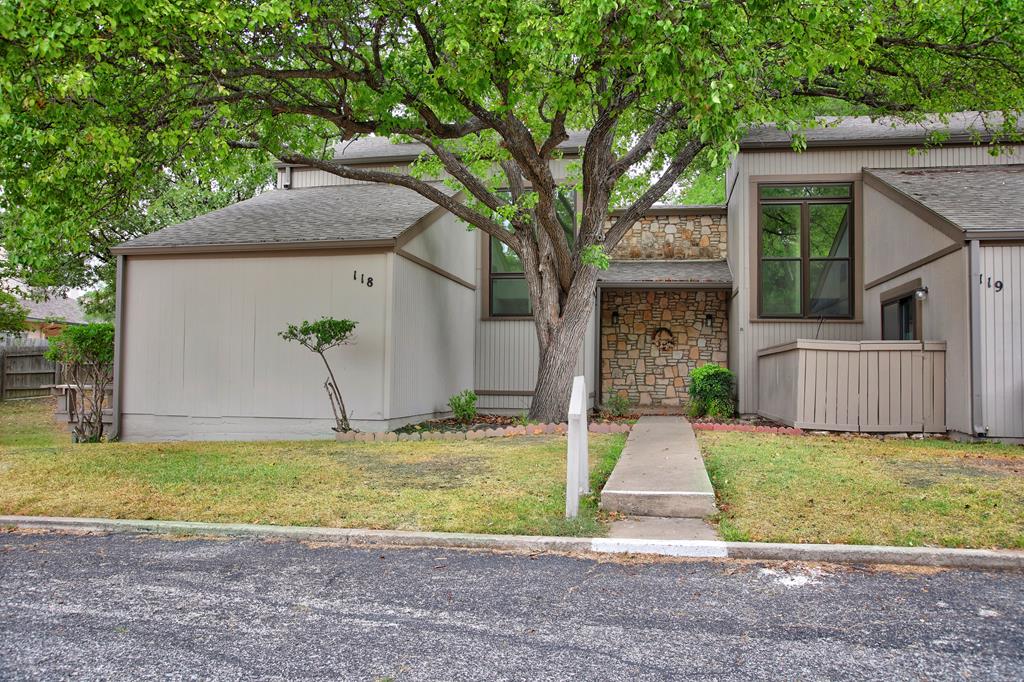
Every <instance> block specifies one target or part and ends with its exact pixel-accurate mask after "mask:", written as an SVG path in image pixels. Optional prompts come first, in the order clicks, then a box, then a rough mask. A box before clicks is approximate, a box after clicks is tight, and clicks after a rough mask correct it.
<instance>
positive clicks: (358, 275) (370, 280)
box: [352, 270, 373, 287]
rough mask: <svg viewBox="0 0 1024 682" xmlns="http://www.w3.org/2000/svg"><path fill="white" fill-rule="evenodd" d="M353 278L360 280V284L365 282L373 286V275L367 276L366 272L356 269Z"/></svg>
mask: <svg viewBox="0 0 1024 682" xmlns="http://www.w3.org/2000/svg"><path fill="white" fill-rule="evenodd" d="M352 280H353V281H356V282H359V283H360V284H365V285H366V286H368V287H372V286H373V277H367V276H366V275H365V274H364V273H360V272H358V271H356V270H353V271H352Z"/></svg>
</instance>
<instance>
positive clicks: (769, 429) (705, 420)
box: [690, 417, 804, 436]
mask: <svg viewBox="0 0 1024 682" xmlns="http://www.w3.org/2000/svg"><path fill="white" fill-rule="evenodd" d="M690 423H691V424H692V425H693V428H694V430H695V431H748V432H753V433H778V434H783V435H788V436H800V435H803V433H804V431H803V429H798V428H796V427H792V426H786V425H784V424H779V423H778V422H774V421H772V420H770V419H764V418H762V417H754V418H752V419H711V418H710V417H699V418H697V419H691V420H690Z"/></svg>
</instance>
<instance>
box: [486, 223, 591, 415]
mask: <svg viewBox="0 0 1024 682" xmlns="http://www.w3.org/2000/svg"><path fill="white" fill-rule="evenodd" d="M474 234H475V235H477V238H479V239H484V238H485V237H486V235H483V234H482V233H479V232H475V233H474ZM478 244H479V242H478ZM479 249H480V247H479V246H478V247H477V250H478V252H479ZM478 260H482V259H478ZM485 266H486V263H484V262H479V263H478V264H477V267H478V273H479V274H478V275H477V279H476V281H477V282H482V281H483V278H484V277H486V276H487V273H486V272H484V271H483V268H484V267H485ZM484 303H485V302H484V300H483V287H480V288H478V289H477V296H476V358H475V369H474V384H475V388H476V390H483V391H513V392H517V391H532V390H533V388H534V385H535V384H536V382H537V370H538V369H539V365H540V354H539V351H538V346H537V332H536V330H535V329H534V325H533V321H532V320H493V319H491V320H488V319H482V315H481V311H483V310H484ZM595 307H596V306H595ZM596 319H597V317H596V314H594V313H592V314H591V318H590V321H589V322H588V323H587V333H586V336H585V337H584V339H583V348H581V349H580V354H579V358H578V359H577V361H576V374H577V375H579V374H582V375H584V376H585V377H586V379H587V390H588V392H590V393H593V390H594V381H595V374H594V369H595V362H596V361H595V355H594V352H595V343H596V341H595V334H594V325H595V321H596ZM529 401H530V399H529V397H528V396H481V398H480V406H481V407H483V408H487V409H515V410H522V409H526V408H527V407H529Z"/></svg>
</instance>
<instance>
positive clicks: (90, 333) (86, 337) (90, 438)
mask: <svg viewBox="0 0 1024 682" xmlns="http://www.w3.org/2000/svg"><path fill="white" fill-rule="evenodd" d="M46 358H47V359H48V360H52V361H54V362H58V363H60V364H61V366H62V367H63V371H64V382H65V383H67V384H70V385H71V386H72V387H74V391H75V400H74V401H73V410H74V413H75V414H74V420H75V421H74V424H73V425H72V429H71V432H72V436H73V437H74V439H75V441H76V442H79V443H96V442H99V441H100V440H102V439H103V429H104V425H103V409H104V407H108V405H107V400H106V399H107V391H108V390H109V389H110V385H111V383H112V382H113V380H114V325H112V324H106V323H96V324H86V325H68V326H67V327H65V328H64V331H62V332H61V333H60V334H58V335H57V336H55V337H54V338H52V339H50V347H49V348H48V349H47V350H46Z"/></svg>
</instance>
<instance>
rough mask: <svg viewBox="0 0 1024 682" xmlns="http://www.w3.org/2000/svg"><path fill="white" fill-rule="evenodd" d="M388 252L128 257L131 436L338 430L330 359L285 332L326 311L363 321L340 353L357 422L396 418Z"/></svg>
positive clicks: (125, 323)
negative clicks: (366, 281)
mask: <svg viewBox="0 0 1024 682" xmlns="http://www.w3.org/2000/svg"><path fill="white" fill-rule="evenodd" d="M386 263H387V257H386V256H385V255H383V254H381V255H360V256H344V255H301V254H297V255H288V256H285V255H272V256H244V257H230V256H227V257H188V256H183V257H177V258H160V257H156V258H146V257H139V256H132V257H129V258H128V259H127V267H126V271H125V293H124V296H125V299H124V314H123V320H122V331H123V333H124V341H123V343H124V356H123V359H122V363H123V364H122V394H121V409H122V413H123V415H124V420H123V421H124V431H123V435H124V437H126V438H127V439H136V440H141V439H147V440H160V439H168V438H225V437H230V438H255V437H264V438H269V437H319V438H324V437H329V436H330V433H331V432H330V426H331V425H332V423H333V419H332V417H331V412H330V407H329V404H328V402H327V397H326V395H325V393H324V389H323V382H324V368H323V365H322V363H321V362H320V359H319V358H317V357H316V356H315V355H313V354H312V353H310V352H309V351H307V350H305V349H303V348H301V347H299V346H298V345H297V344H293V343H287V342H285V341H284V340H282V339H281V338H280V337H279V336H278V332H279V331H281V330H282V329H283V328H284V327H285V326H286V325H287V324H288V323H291V322H300V321H302V320H314V319H317V318H319V317H321V316H323V315H330V316H334V317H339V318H348V319H353V320H356V321H357V322H358V323H359V326H358V328H357V330H356V339H355V342H354V343H352V344H351V345H348V346H345V347H342V348H339V349H335V350H333V351H331V355H330V357H331V360H332V362H333V363H334V368H335V371H336V374H337V375H338V381H339V383H340V385H341V390H342V392H343V395H344V397H345V399H346V403H347V404H348V406H349V407H350V409H351V412H352V416H353V417H354V419H355V422H356V424H357V426H358V427H359V428H368V427H372V426H373V422H374V421H380V420H382V419H385V418H386V415H385V406H384V371H385V352H384V348H385V345H386V333H387V332H386V329H385V309H386V304H387V299H388V296H389V293H388V292H389V284H388V280H387V269H386ZM353 270H357V271H359V272H364V273H365V274H366V275H367V276H372V277H374V286H373V287H366V286H365V285H360V284H359V283H358V282H355V281H353V279H352V271H353Z"/></svg>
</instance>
